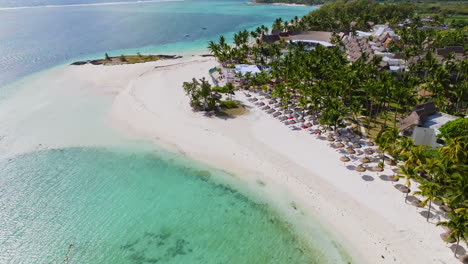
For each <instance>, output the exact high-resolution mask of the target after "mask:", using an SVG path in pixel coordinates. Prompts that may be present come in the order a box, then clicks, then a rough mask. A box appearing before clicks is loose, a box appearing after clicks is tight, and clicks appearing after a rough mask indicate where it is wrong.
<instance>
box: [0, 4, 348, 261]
mask: <svg viewBox="0 0 468 264" xmlns="http://www.w3.org/2000/svg"><path fill="white" fill-rule="evenodd" d="M313 9H314V7H291V6H269V5H251V4H249V3H246V2H245V1H224V0H223V1H214V0H213V1H196V0H194V1H160V2H158V1H122V0H117V1H116V0H111V1H108V0H24V1H15V0H0V54H1V56H0V263H141V264H143V263H317V264H319V263H320V264H321V263H347V261H348V257H347V256H346V253H344V252H343V251H342V249H341V247H340V246H339V245H338V244H337V243H335V242H331V244H333V245H335V246H336V248H332V249H329V250H323V248H322V247H321V246H320V244H321V241H325V240H327V239H328V238H327V237H325V236H327V233H326V232H323V233H321V232H315V233H316V234H317V237H315V238H310V237H303V236H301V235H299V234H297V232H296V230H295V228H294V227H293V226H292V225H291V224H290V223H289V222H288V221H287V220H286V219H285V218H284V217H283V216H282V215H281V214H279V213H278V212H277V211H276V210H274V209H273V206H270V205H268V204H267V203H265V202H264V201H263V200H262V199H261V198H259V197H255V195H249V194H248V192H247V191H245V190H244V189H243V188H242V184H241V183H239V184H233V182H235V179H234V178H235V177H233V176H230V175H229V174H227V173H225V172H222V171H219V170H216V169H213V168H209V167H207V166H205V165H203V164H199V163H197V162H195V161H192V160H189V159H187V158H185V157H183V156H180V155H177V154H174V153H169V152H166V151H164V150H162V149H161V148H159V147H158V146H153V145H151V144H150V143H148V142H130V141H127V142H123V141H125V140H124V139H121V138H119V137H118V136H116V135H114V134H113V131H112V129H111V128H109V127H108V126H107V125H106V124H104V123H103V122H101V121H102V120H104V117H103V116H104V115H105V108H106V106H108V105H109V104H110V102H109V101H108V100H107V99H100V98H93V97H86V96H83V95H80V96H75V95H74V94H72V95H70V94H67V95H62V94H59V95H57V94H54V96H56V98H52V99H51V98H50V96H49V93H47V85H44V84H46V83H47V82H44V81H41V82H38V80H41V78H45V77H44V76H47V75H48V74H51V72H53V71H56V70H57V69H59V70H60V69H61V68H62V67H64V66H63V65H66V64H68V63H70V62H72V61H76V60H82V59H90V58H96V57H102V56H103V54H104V53H105V52H108V53H109V54H111V55H120V54H122V53H124V54H130V53H136V52H141V53H153V54H155V53H156V54H190V53H192V52H193V53H195V52H197V53H199V52H203V51H204V50H205V46H206V44H207V41H208V40H211V39H216V38H218V36H219V35H221V34H224V35H227V36H228V37H232V34H233V33H234V32H236V31H239V30H242V29H252V28H255V27H257V26H259V25H261V24H265V25H266V26H270V25H271V23H272V22H273V20H274V19H275V18H277V17H282V18H284V19H291V18H293V17H294V16H301V15H304V14H306V13H307V12H309V11H311V10H313ZM50 94H52V93H50ZM106 100H107V101H106ZM59 102H60V103H59ZM28 107H31V109H28ZM62 111H63V112H67V111H68V112H70V113H71V112H72V113H73V120H72V121H64V120H66V119H65V118H61V116H60V115H61V112H62ZM52 121H53V122H52ZM49 124H54V125H55V127H45V126H48V125H49ZM60 129H63V131H62V132H60V133H62V134H61V135H60V136H57V134H54V133H52V132H51V131H52V130H54V131H57V130H59V131H60ZM48 137H50V138H51V140H50V142H55V141H59V142H60V143H61V144H63V145H66V146H69V147H65V148H54V147H51V146H48V143H47V142H49V141H48ZM57 138H58V139H57ZM90 142H92V144H91V143H90ZM96 142H98V143H96ZM99 142H100V143H101V144H100V143H99ZM31 146H34V147H31ZM23 147H24V150H25V151H23V150H22V148H23ZM19 149H21V150H19ZM228 178H229V179H230V180H223V179H228ZM310 225H311V227H310V228H311V229H317V228H318V227H317V226H318V223H313V222H311V223H310ZM330 240H334V239H332V238H330ZM314 241H315V242H314Z"/></svg>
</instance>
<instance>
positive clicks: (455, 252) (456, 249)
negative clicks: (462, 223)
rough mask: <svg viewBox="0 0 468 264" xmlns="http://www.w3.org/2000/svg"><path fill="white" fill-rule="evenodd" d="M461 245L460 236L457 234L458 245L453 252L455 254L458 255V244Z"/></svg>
mask: <svg viewBox="0 0 468 264" xmlns="http://www.w3.org/2000/svg"><path fill="white" fill-rule="evenodd" d="M459 245H460V236H457V245H456V246H455V250H454V252H453V256H454V257H457V251H458V246H459Z"/></svg>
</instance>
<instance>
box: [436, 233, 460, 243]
mask: <svg viewBox="0 0 468 264" xmlns="http://www.w3.org/2000/svg"><path fill="white" fill-rule="evenodd" d="M440 238H442V240H443V241H445V242H447V243H455V242H457V239H455V238H454V237H451V236H450V232H445V233H442V234H440Z"/></svg>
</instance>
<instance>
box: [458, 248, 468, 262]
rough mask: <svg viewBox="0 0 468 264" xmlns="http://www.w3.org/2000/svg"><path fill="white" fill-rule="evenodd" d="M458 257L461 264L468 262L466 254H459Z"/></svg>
mask: <svg viewBox="0 0 468 264" xmlns="http://www.w3.org/2000/svg"><path fill="white" fill-rule="evenodd" d="M457 248H458V247H457ZM458 259H459V260H460V262H461V263H462V264H468V255H462V256H459V257H458Z"/></svg>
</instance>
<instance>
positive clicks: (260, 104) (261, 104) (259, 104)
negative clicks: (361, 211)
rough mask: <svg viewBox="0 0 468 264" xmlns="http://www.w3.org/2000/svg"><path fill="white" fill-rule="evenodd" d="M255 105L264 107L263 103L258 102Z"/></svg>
mask: <svg viewBox="0 0 468 264" xmlns="http://www.w3.org/2000/svg"><path fill="white" fill-rule="evenodd" d="M257 105H258V106H264V105H265V103H264V102H259V103H257Z"/></svg>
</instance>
